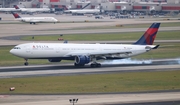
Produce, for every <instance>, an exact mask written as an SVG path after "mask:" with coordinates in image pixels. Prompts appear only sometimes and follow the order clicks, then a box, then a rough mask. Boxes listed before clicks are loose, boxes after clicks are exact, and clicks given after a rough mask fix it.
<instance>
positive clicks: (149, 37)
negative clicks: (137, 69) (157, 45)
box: [134, 23, 160, 45]
mask: <svg viewBox="0 0 180 105" xmlns="http://www.w3.org/2000/svg"><path fill="white" fill-rule="evenodd" d="M159 26H160V23H153V24H152V25H151V26H150V27H149V28H148V29H147V31H146V32H145V33H144V34H143V35H142V37H141V38H140V39H139V40H138V41H137V42H136V43H134V44H138V45H152V44H153V43H154V40H155V38H156V34H157V32H158V29H159Z"/></svg>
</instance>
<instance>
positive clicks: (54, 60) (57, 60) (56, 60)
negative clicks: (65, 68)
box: [48, 58, 61, 62]
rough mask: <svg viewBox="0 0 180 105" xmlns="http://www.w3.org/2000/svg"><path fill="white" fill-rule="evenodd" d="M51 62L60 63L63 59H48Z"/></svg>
mask: <svg viewBox="0 0 180 105" xmlns="http://www.w3.org/2000/svg"><path fill="white" fill-rule="evenodd" d="M48 61H49V62H60V61H61V59H56V58H53V59H48Z"/></svg>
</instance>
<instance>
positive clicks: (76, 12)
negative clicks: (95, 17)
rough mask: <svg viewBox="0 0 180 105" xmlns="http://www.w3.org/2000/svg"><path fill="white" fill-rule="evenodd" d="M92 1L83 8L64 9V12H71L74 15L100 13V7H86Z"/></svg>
mask: <svg viewBox="0 0 180 105" xmlns="http://www.w3.org/2000/svg"><path fill="white" fill-rule="evenodd" d="M90 4H91V3H88V4H87V5H85V6H84V7H83V8H82V9H68V8H66V10H64V13H71V14H73V15H79V14H82V15H84V14H99V13H100V12H101V11H100V9H99V8H95V9H86V7H87V6H89V5H90Z"/></svg>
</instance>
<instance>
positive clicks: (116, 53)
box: [65, 51, 132, 57]
mask: <svg viewBox="0 0 180 105" xmlns="http://www.w3.org/2000/svg"><path fill="white" fill-rule="evenodd" d="M131 53H132V52H131V51H124V52H72V53H68V54H66V55H65V56H78V55H87V56H96V57H99V56H110V55H120V54H131Z"/></svg>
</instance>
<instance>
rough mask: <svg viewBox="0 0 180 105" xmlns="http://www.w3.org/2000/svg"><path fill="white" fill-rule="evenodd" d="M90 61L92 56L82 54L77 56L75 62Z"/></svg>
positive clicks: (83, 62) (81, 63)
mask: <svg viewBox="0 0 180 105" xmlns="http://www.w3.org/2000/svg"><path fill="white" fill-rule="evenodd" d="M89 62H90V57H89V56H86V55H80V56H76V57H75V63H76V64H78V65H83V64H87V63H89Z"/></svg>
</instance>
